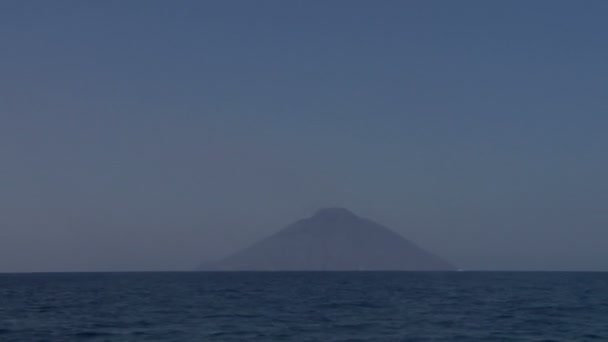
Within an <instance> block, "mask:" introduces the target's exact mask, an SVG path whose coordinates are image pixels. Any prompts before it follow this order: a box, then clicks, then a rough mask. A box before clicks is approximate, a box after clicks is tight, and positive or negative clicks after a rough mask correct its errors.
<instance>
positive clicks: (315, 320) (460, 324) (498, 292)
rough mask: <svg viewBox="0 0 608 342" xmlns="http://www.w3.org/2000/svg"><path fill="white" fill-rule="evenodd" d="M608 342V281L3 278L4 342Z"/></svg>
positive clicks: (568, 276)
mask: <svg viewBox="0 0 608 342" xmlns="http://www.w3.org/2000/svg"><path fill="white" fill-rule="evenodd" d="M71 340H91V341H252V340H256V341H586V340H598V341H608V273H486V272H484V273H477V272H454V273H410V272H401V273H400V272H395V273H391V272H377V273H373V272H370V273H367V272H353V273H348V272H343V273H341V272H335V273H333V272H329V273H314V272H311V273H305V272H304V273H297V272H294V273H290V272H278V273H96V274H91V273H88V274H87V273H80V274H0V341H71Z"/></svg>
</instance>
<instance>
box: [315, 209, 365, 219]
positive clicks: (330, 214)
mask: <svg viewBox="0 0 608 342" xmlns="http://www.w3.org/2000/svg"><path fill="white" fill-rule="evenodd" d="M313 218H318V219H330V220H333V219H342V218H357V215H355V214H354V213H353V212H352V211H350V210H348V209H345V208H340V207H331V208H321V209H319V210H318V211H317V212H316V213H315V214H314V215H313Z"/></svg>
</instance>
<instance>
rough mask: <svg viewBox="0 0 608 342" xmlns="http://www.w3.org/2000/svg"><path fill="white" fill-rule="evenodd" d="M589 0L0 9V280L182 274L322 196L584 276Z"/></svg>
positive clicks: (592, 134)
mask: <svg viewBox="0 0 608 342" xmlns="http://www.w3.org/2000/svg"><path fill="white" fill-rule="evenodd" d="M606 17H608V2H606V1H603V0H587V1H575V0H571V1H557V0H539V1H523V0H516V1H481V0H480V1H470V0H464V1H448V0H445V1H438V0H430V1H429V0H411V1H397V0H395V1H383V0H378V1H371V0H368V1H360V0H333V1H320V0H317V1H313V0H292V1H283V0H272V1H270V0H258V1H245V0H241V1H237V0H228V1H224V0H222V1H220V0H216V1H194V0H192V1H186V0H181V1H159V0H145V1H144V0H129V1H123V0H107V1H77V0H73V1H66V0H57V1H45V0H38V1H32V0H5V1H1V2H0V272H39V271H131V270H141V271H153V270H189V269H192V268H194V267H196V266H197V265H198V264H200V263H201V262H204V261H208V260H213V259H215V258H218V257H222V256H224V255H226V254H229V253H231V252H233V251H235V250H237V249H240V248H242V247H244V246H246V245H248V244H249V243H251V242H253V241H256V240H258V239H260V238H262V237H264V236H266V235H269V234H271V233H273V232H275V231H277V230H278V229H280V228H282V227H284V226H285V225H287V224H289V223H291V222H293V221H295V220H297V219H300V218H302V217H307V216H310V215H311V214H312V213H314V212H315V211H316V210H317V209H318V208H321V207H328V206H331V207H334V206H340V207H346V208H348V209H350V210H352V211H354V212H355V213H357V214H358V215H361V216H364V217H369V218H371V219H374V220H375V221H378V222H380V223H382V224H384V225H386V226H389V227H391V228H392V229H394V230H395V231H397V232H399V233H400V234H402V235H404V236H405V237H407V238H408V239H411V240H413V241H415V242H416V243H418V244H419V245H421V246H422V247H425V248H427V249H429V250H431V251H433V252H435V253H436V254H439V255H441V256H443V257H444V258H446V259H448V260H450V261H452V262H453V263H455V264H456V265H458V266H459V267H460V268H463V269H471V270H581V271H582V270H599V271H608V248H606V243H607V241H608V210H606V208H607V206H608V182H607V181H606V175H607V174H608V153H606V147H607V146H608V134H606V132H607V131H608V101H607V99H608V96H607V95H608V94H607V92H608V63H607V62H606V61H608V36H607V32H608V21H606Z"/></svg>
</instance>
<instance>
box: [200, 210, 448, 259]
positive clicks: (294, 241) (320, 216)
mask: <svg viewBox="0 0 608 342" xmlns="http://www.w3.org/2000/svg"><path fill="white" fill-rule="evenodd" d="M201 270H222V271H258V270H259V271H349V270H369V271H372V270H378V271H379V270H403V271H440V270H441V271H443V270H446V271H448V270H455V267H454V266H453V265H452V264H450V263H449V262H447V261H445V260H443V259H441V258H440V257H438V256H436V255H434V254H432V253H429V252H427V251H425V250H424V249H422V248H420V247H418V246H417V245H416V244H414V243H412V242H411V241H409V240H407V239H406V238H404V237H403V236H401V235H399V234H397V233H396V232H394V231H392V230H390V229H388V228H386V227H384V226H382V225H380V224H378V223H376V222H373V221H371V220H368V219H365V218H361V217H358V216H356V215H355V214H353V213H352V212H350V211H348V210H347V209H343V208H326V209H321V210H319V211H318V212H317V213H316V214H314V215H313V216H312V217H309V218H306V219H303V220H300V221H297V222H295V223H293V224H291V225H289V226H287V227H285V228H284V229H282V230H280V231H279V232H277V233H276V234H274V235H271V236H270V237H268V238H266V239H264V240H262V241H260V242H258V243H255V244H253V245H251V246H250V247H248V248H246V249H244V250H242V251H240V252H237V253H235V254H233V255H230V256H228V257H227V258H225V259H223V260H220V261H218V262H215V263H211V264H208V265H205V266H203V267H202V268H201Z"/></svg>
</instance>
